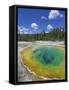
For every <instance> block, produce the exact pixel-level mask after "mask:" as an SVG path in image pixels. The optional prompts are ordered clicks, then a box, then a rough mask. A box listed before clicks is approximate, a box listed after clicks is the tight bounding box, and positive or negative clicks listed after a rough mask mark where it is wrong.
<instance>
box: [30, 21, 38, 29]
mask: <svg viewBox="0 0 69 90" xmlns="http://www.w3.org/2000/svg"><path fill="white" fill-rule="evenodd" d="M31 28H33V29H35V30H37V29H38V25H37V24H36V23H35V22H34V23H32V24H31Z"/></svg>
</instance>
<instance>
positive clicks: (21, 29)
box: [18, 26, 29, 34]
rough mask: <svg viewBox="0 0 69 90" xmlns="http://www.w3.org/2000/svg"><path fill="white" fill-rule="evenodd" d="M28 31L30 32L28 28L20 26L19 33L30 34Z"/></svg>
mask: <svg viewBox="0 0 69 90" xmlns="http://www.w3.org/2000/svg"><path fill="white" fill-rule="evenodd" d="M28 33H29V29H28V28H26V27H20V26H18V34H28Z"/></svg>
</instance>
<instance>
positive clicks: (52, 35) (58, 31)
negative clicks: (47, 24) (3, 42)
mask: <svg viewBox="0 0 69 90" xmlns="http://www.w3.org/2000/svg"><path fill="white" fill-rule="evenodd" d="M64 39H65V30H64V28H54V29H53V30H51V31H50V32H49V33H46V32H45V31H44V30H43V32H41V33H36V34H18V41H36V40H43V41H44V40H45V41H46V40H52V41H55V40H59V41H61V40H64Z"/></svg>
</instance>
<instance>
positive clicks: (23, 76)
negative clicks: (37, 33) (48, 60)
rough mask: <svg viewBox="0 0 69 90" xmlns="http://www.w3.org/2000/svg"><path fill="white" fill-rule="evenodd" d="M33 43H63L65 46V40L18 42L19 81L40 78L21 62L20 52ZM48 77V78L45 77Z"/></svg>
mask: <svg viewBox="0 0 69 90" xmlns="http://www.w3.org/2000/svg"><path fill="white" fill-rule="evenodd" d="M31 45H61V46H64V41H61V42H60V41H34V42H24V41H23V42H18V82H25V81H35V80H38V79H37V77H36V76H35V75H33V74H32V73H30V72H29V70H28V69H27V68H26V67H25V65H23V63H21V57H20V52H21V51H22V50H23V49H24V48H26V47H29V46H31ZM45 79H47V78H45Z"/></svg>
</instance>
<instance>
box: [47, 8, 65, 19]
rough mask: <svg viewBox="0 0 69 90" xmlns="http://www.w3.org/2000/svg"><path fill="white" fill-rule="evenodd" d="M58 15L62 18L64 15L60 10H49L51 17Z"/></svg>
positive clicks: (54, 17)
mask: <svg viewBox="0 0 69 90" xmlns="http://www.w3.org/2000/svg"><path fill="white" fill-rule="evenodd" d="M57 17H60V18H62V17H63V15H62V14H61V13H60V12H59V11H58V10H51V11H50V12H49V16H48V18H49V19H56V18H57Z"/></svg>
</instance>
